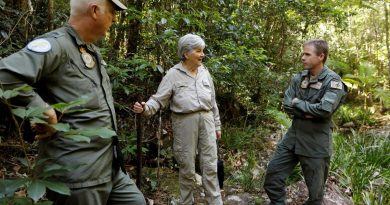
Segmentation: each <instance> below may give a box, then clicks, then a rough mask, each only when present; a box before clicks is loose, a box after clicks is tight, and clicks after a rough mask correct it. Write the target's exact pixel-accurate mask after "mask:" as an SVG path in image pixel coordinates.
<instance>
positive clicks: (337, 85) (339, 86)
mask: <svg viewBox="0 0 390 205" xmlns="http://www.w3.org/2000/svg"><path fill="white" fill-rule="evenodd" d="M330 87H331V88H334V89H339V90H342V89H343V83H342V82H341V81H331V82H330Z"/></svg>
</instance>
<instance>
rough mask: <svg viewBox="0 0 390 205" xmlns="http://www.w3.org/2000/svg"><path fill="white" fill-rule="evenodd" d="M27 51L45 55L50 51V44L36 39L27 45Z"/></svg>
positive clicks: (44, 40)
mask: <svg viewBox="0 0 390 205" xmlns="http://www.w3.org/2000/svg"><path fill="white" fill-rule="evenodd" d="M27 49H28V50H30V51H34V52H37V53H46V52H48V51H50V50H51V44H50V42H49V41H48V40H46V39H42V38H40V39H36V40H33V41H31V42H30V43H28V44H27Z"/></svg>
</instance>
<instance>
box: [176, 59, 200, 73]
mask: <svg viewBox="0 0 390 205" xmlns="http://www.w3.org/2000/svg"><path fill="white" fill-rule="evenodd" d="M173 68H175V69H177V70H179V71H181V72H184V73H186V74H187V75H189V76H191V75H190V73H189V71H188V70H187V69H186V68H184V66H183V62H180V63H178V64H176V65H175V66H174V67H173ZM203 71H205V68H204V66H203V64H202V65H201V66H199V68H198V75H199V73H201V72H203Z"/></svg>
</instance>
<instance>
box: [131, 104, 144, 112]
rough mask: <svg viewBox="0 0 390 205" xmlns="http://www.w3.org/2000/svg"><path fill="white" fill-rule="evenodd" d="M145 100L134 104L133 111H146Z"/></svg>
mask: <svg viewBox="0 0 390 205" xmlns="http://www.w3.org/2000/svg"><path fill="white" fill-rule="evenodd" d="M144 106H145V102H141V103H139V102H136V103H134V106H133V112H135V113H142V112H143V111H144Z"/></svg>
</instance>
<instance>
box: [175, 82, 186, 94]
mask: <svg viewBox="0 0 390 205" xmlns="http://www.w3.org/2000/svg"><path fill="white" fill-rule="evenodd" d="M189 91H190V88H189V85H188V83H187V82H176V83H175V86H174V92H175V95H177V96H179V95H183V94H184V95H185V94H186V93H187V94H188V92H189Z"/></svg>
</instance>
